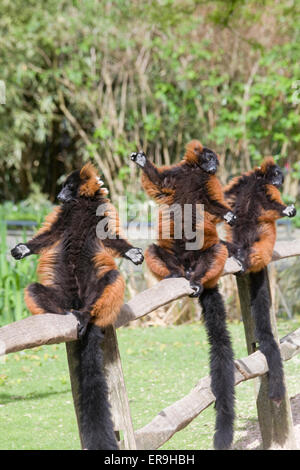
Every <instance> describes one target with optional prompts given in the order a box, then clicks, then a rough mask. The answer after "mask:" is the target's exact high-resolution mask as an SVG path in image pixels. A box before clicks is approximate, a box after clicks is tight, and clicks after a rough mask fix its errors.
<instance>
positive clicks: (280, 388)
mask: <svg viewBox="0 0 300 470" xmlns="http://www.w3.org/2000/svg"><path fill="white" fill-rule="evenodd" d="M266 269H267V268H265V269H262V270H261V271H259V272H257V273H250V275H249V276H250V294H251V312H252V315H253V318H254V322H255V336H256V338H257V340H258V342H259V349H260V350H261V352H262V353H263V354H264V355H265V356H266V359H267V363H268V367H269V372H268V377H269V397H270V398H271V400H274V401H276V402H280V401H281V400H282V399H283V397H284V394H285V386H284V381H283V366H282V361H281V356H280V350H279V347H278V344H277V343H276V341H275V339H274V336H273V333H272V328H271V321H270V306H271V302H270V292H269V286H268V278H267V270H266Z"/></svg>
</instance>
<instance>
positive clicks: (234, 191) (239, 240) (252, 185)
mask: <svg viewBox="0 0 300 470" xmlns="http://www.w3.org/2000/svg"><path fill="white" fill-rule="evenodd" d="M272 168H274V169H275V168H278V167H277V165H276V164H275V161H274V159H273V158H272V157H266V158H265V159H264V160H263V162H262V164H261V166H260V167H255V168H254V169H253V170H252V171H248V172H247V173H244V174H243V175H241V176H240V177H236V178H234V179H233V180H232V181H231V182H230V183H229V184H228V185H227V186H226V187H225V189H224V192H225V195H226V199H227V202H228V203H229V205H230V207H231V209H232V210H233V211H235V212H236V214H237V216H238V222H237V224H236V225H235V226H234V227H230V226H226V232H227V236H226V239H227V241H228V242H230V243H232V244H233V245H234V246H235V247H238V246H240V247H244V248H245V250H246V253H245V256H246V258H247V260H246V262H245V263H246V265H247V270H248V271H249V272H250V271H251V272H258V271H260V270H261V269H263V268H264V267H265V266H267V264H268V263H269V262H270V261H271V259H272V254H273V249H274V244H275V241H276V225H275V222H276V220H277V219H279V218H281V217H284V214H283V212H282V211H283V210H284V209H285V208H286V207H287V206H286V205H285V204H284V202H283V201H282V199H281V195H280V191H279V189H278V188H277V187H276V186H274V185H272V184H271V183H270V182H269V180H268V176H267V175H268V172H270V171H272Z"/></svg>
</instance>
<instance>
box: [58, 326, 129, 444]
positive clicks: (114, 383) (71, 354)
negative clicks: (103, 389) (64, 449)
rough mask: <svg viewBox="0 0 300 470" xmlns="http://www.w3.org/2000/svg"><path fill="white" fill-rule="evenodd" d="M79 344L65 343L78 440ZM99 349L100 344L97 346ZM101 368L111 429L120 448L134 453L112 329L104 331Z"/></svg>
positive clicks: (124, 389)
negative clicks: (109, 409)
mask: <svg viewBox="0 0 300 470" xmlns="http://www.w3.org/2000/svg"><path fill="white" fill-rule="evenodd" d="M78 346H79V342H78V341H72V342H70V343H66V349H67V356H68V364H69V372H70V380H71V388H72V395H73V401H74V408H75V413H76V417H77V424H78V430H79V436H80V441H81V447H82V440H81V430H80V425H79V422H80V421H79V416H80V412H81V410H80V389H79V381H78V379H79V377H78V364H79V347H78ZM99 347H100V345H99ZM103 353H104V367H105V372H106V378H107V384H108V388H109V394H110V398H109V400H110V403H112V404H113V406H112V408H111V413H112V418H113V422H114V426H115V432H116V435H117V439H118V440H119V441H120V447H121V448H124V449H130V450H135V449H136V442H135V436H134V431H133V426H132V420H131V414H130V408H129V402H128V396H127V392H126V387H125V381H124V375H123V370H122V364H121V358H120V353H119V347H118V342H117V336H116V331H115V328H114V327H113V326H109V327H108V328H106V330H105V339H104V342H103Z"/></svg>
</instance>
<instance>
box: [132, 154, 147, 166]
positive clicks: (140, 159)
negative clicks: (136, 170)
mask: <svg viewBox="0 0 300 470" xmlns="http://www.w3.org/2000/svg"><path fill="white" fill-rule="evenodd" d="M130 158H131V160H132V161H133V162H135V163H136V164H137V165H138V166H140V167H141V168H144V166H145V165H146V161H147V158H146V155H145V153H144V152H143V151H142V150H140V151H139V152H133V153H132V154H131V155H130Z"/></svg>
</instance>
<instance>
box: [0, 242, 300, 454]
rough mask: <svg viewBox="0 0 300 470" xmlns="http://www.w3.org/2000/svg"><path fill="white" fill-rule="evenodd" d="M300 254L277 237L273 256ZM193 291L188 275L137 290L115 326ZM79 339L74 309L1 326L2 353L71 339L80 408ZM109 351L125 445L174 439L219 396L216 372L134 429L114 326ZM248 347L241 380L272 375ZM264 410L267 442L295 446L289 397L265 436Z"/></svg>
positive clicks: (295, 340)
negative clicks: (212, 378) (212, 379)
mask: <svg viewBox="0 0 300 470" xmlns="http://www.w3.org/2000/svg"><path fill="white" fill-rule="evenodd" d="M298 255H300V242H299V241H292V242H277V243H276V245H275V249H274V253H273V260H272V261H277V260H279V259H283V258H288V257H291V256H298ZM238 271H239V265H238V264H237V263H236V262H235V260H234V259H233V258H229V259H228V260H227V261H226V265H225V268H224V273H223V275H227V274H234V273H237V272H238ZM241 279H243V281H242V282H247V276H243V277H242V278H241ZM238 287H239V293H240V300H241V308H242V314H243V319H244V325H245V324H247V322H248V318H247V315H248V314H249V311H250V310H251V309H250V305H249V299H248V300H247V294H248V292H245V291H243V289H242V288H241V285H239V286H238ZM190 293H192V291H191V289H190V286H189V282H188V281H187V280H186V279H183V278H180V279H166V280H163V281H161V282H160V283H158V284H156V285H155V286H153V287H151V288H150V289H147V290H145V291H143V292H141V293H140V294H138V295H136V296H135V297H134V298H133V299H131V300H130V301H129V302H127V303H126V304H124V305H123V307H122V310H121V312H120V315H119V317H118V319H117V322H116V324H115V327H116V328H118V327H120V326H123V325H126V324H127V323H129V322H131V321H134V320H136V319H137V318H140V317H142V316H144V315H147V314H148V313H151V312H152V311H154V310H156V309H157V308H158V307H161V306H163V305H166V304H168V303H169V302H172V301H174V300H177V299H179V298H181V297H183V296H186V295H189V294H190ZM245 294H246V295H245ZM241 295H242V298H241ZM248 297H249V296H248ZM247 302H248V304H247ZM246 333H247V331H246ZM76 340H77V319H76V318H75V317H74V316H73V315H71V314H70V315H66V316H62V315H55V314H51V313H49V314H44V315H37V316H32V317H28V318H26V319H24V320H20V321H18V322H15V323H12V324H9V325H6V326H4V327H2V328H0V354H8V353H12V352H17V351H21V350H23V349H27V348H32V347H35V346H40V345H43V344H54V343H61V342H66V343H67V353H68V361H69V370H70V378H71V385H72V393H73V398H74V406H75V411H76V414H77V413H78V406H79V405H78V395H77V393H78V392H77V385H78V383H77V377H76V376H75V375H74V374H75V372H74V370H75V362H76ZM280 348H281V353H282V357H283V360H288V359H290V358H291V357H293V356H294V355H295V354H297V353H298V352H299V349H300V330H297V331H295V332H293V333H291V334H289V335H287V336H286V337H285V338H283V339H282V342H281V345H280ZM104 352H105V358H106V359H105V362H106V372H107V378H108V383H109V386H110V394H111V402H112V412H113V419H114V422H115V427H116V430H119V431H120V430H122V431H123V433H124V436H123V437H124V439H123V442H121V448H122V447H123V448H127V449H136V448H137V449H157V448H158V447H160V446H161V445H162V444H163V443H165V442H166V441H167V440H168V439H170V438H171V437H172V436H173V435H174V433H175V432H177V431H179V430H180V429H182V428H184V427H185V426H187V425H188V424H189V423H190V422H191V421H192V420H193V419H194V418H195V417H196V416H198V415H199V413H201V411H203V410H204V409H205V408H206V407H207V406H209V405H210V404H211V403H212V402H213V401H214V399H215V398H214V395H213V394H212V392H211V390H210V378H209V377H205V378H203V379H201V380H200V381H199V382H198V384H197V385H196V386H195V387H194V388H193V389H192V390H191V392H190V393H189V394H188V395H186V396H185V397H183V398H182V399H181V400H179V401H177V402H175V403H173V404H172V405H170V406H168V407H167V408H166V409H164V410H163V411H161V412H160V413H159V414H158V415H157V416H156V417H155V418H154V419H153V420H152V421H151V422H150V423H149V424H147V425H146V426H144V427H143V428H142V429H139V430H137V431H136V432H134V431H133V427H132V422H131V416H130V409H129V404H128V397H127V394H126V388H125V383H124V378H123V373H122V366H121V360H120V356H119V350H118V344H117V340H116V335H115V328H114V327H110V328H109V329H108V330H107V334H106V339H105V346H104ZM248 352H249V354H250V355H249V356H248V357H247V358H244V359H239V360H236V361H235V364H236V385H237V384H238V383H240V382H242V381H244V380H248V379H252V378H254V377H258V376H263V377H266V372H267V370H268V368H267V363H266V360H265V357H264V356H263V354H262V353H260V352H259V351H256V352H254V353H252V354H251V352H252V351H250V350H249V348H248ZM263 400H264V403H261V404H260V408H261V407H262V406H263V407H264V406H265V407H266V408H270V404H269V402H268V398H267V396H264V399H263ZM258 414H259V422H260V427H261V430H262V435H263V443H264V447H265V448H272V446H273V445H277V446H280V447H282V448H295V439H294V437H293V428H292V423H291V410H290V404H289V401H288V397H287V400H286V401H285V403H284V406H283V407H282V412H281V413H279V414H278V413H277V415H276V410H275V411H274V410H273V409H272V410H271V417H272V423H271V424H270V423H269V424H270V430H269V431H267V433H265V436H264V432H263V427H264V425H263V420H264V419H265V417H263V416H260V413H259V408H258ZM275 415H276V416H275ZM274 416H275V418H274ZM273 418H274V419H273ZM283 423H284V426H283ZM273 428H274V429H275V430H277V432H275V431H274V430H273ZM280 428H281V429H282V431H279V433H278V429H279V430H280ZM79 433H80V430H79ZM270 436H271V437H270Z"/></svg>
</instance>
